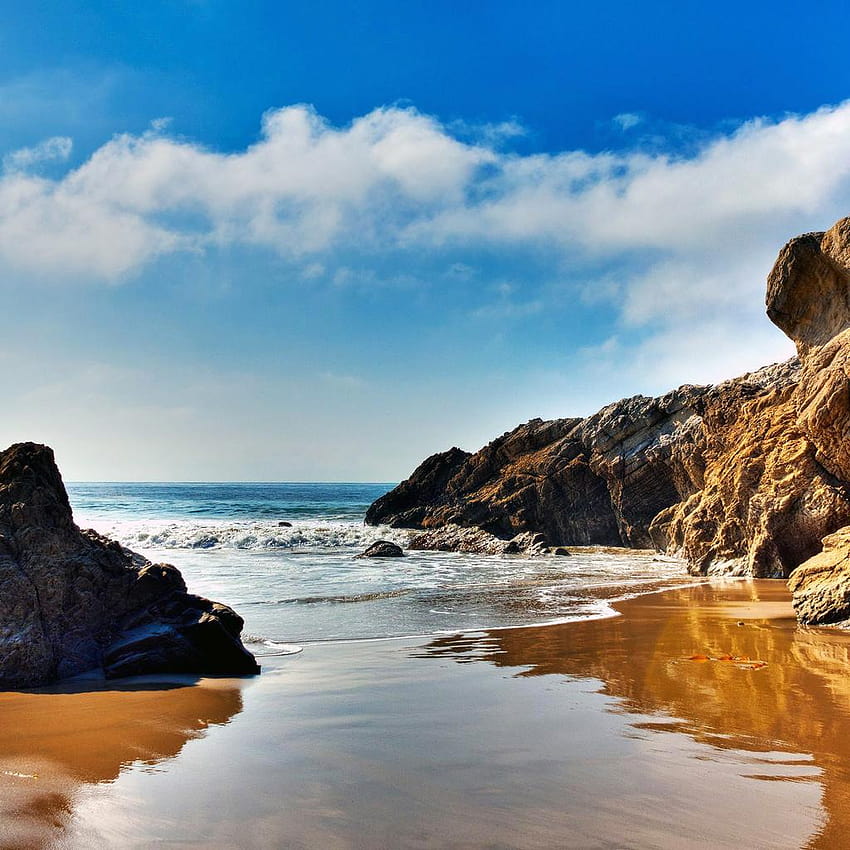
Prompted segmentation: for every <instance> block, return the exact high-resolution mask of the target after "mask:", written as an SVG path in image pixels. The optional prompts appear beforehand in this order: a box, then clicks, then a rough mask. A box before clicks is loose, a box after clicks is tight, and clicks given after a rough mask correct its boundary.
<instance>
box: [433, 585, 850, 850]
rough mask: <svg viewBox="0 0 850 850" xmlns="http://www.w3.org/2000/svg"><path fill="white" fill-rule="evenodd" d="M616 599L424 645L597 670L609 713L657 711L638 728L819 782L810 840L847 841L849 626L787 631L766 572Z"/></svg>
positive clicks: (531, 671) (753, 770)
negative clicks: (818, 824) (578, 616)
mask: <svg viewBox="0 0 850 850" xmlns="http://www.w3.org/2000/svg"><path fill="white" fill-rule="evenodd" d="M671 601H672V605H671V604H670V602H671ZM620 607H621V610H622V612H623V614H624V616H623V617H619V618H616V619H613V620H606V621H593V622H584V623H575V624H570V625H567V626H564V627H555V628H546V629H515V630H505V631H494V632H489V633H486V634H477V635H461V636H455V637H446V638H440V639H438V640H435V641H433V642H432V643H431V644H430V645H429V646H428V647H426V648H425V650H424V653H425V654H427V655H429V656H444V657H450V658H452V659H454V660H455V661H458V662H461V663H471V662H476V661H486V662H488V663H491V664H494V665H496V666H498V667H505V668H519V669H518V671H517V672H516V673H515V675H517V676H542V675H553V674H555V675H561V676H569V677H582V678H585V677H592V678H595V679H598V680H600V681H601V682H602V683H603V688H602V690H603V692H604V693H606V694H608V695H610V696H612V697H615V698H616V699H615V702H614V703H613V707H612V709H611V710H613V711H616V712H622V713H626V714H638V715H651V716H653V717H658V721H657V722H646V721H645V720H644V721H641V722H636V723H634V724H633V727H634V728H635V729H636V730H639V731H641V732H647V731H649V732H653V731H657V732H665V733H669V732H677V733H684V734H687V735H688V736H690V737H691V738H693V739H694V740H696V741H698V742H700V743H704V744H708V745H710V746H711V747H713V748H716V750H717V751H718V755H717V758H722V752H723V751H728V750H737V751H744V752H745V753H750V754H752V755H751V758H750V759H749V760H748V761H749V766H748V767H746V768H745V770H747V771H748V772H745V773H741V774H740V775H742V776H749V777H751V778H754V779H761V780H765V781H786V782H818V783H820V784H821V786H822V789H823V796H822V802H823V806H824V809H825V811H826V816H827V820H826V822H825V823H824V825H823V826H822V828H821V830H820V831H819V832H818V834H817V835H816V836H815V837H814V838H813V839H812V840H811V841H810V843H809V845H808V846H810V847H813V848H814V847H817V848H821V847H822V848H834V847H839V846H845V844H846V835H847V834H848V829H850V635H848V634H846V633H842V632H837V631H829V630H817V629H799V628H796V626H795V623H794V620H793V616H792V611H791V609H790V606H789V604H788V597H787V592H786V591H785V588H784V585H783V584H781V583H772V582H765V581H756V582H745V583H740V584H737V585H735V586H733V587H731V588H730V587H729V586H728V585H726V586H724V587H723V588H722V589H712V588H711V587H709V586H698V587H691V588H687V589H684V590H681V591H673V592H668V593H667V594H665V596H664V604H663V605H662V604H658V603H653V602H652V601H651V598H644V599H639V600H634V601H632V602H628V603H625V604H623V605H622V606H620ZM695 656H696V657H695ZM739 659H741V660H743V659H750V660H760V661H764V662H767V663H766V665H765V666H761V665H757V666H756V665H753V666H748V665H747V664H743V663H742V664H736V663H735V661H736V660H739ZM753 667H755V669H753ZM768 814H769V813H768Z"/></svg>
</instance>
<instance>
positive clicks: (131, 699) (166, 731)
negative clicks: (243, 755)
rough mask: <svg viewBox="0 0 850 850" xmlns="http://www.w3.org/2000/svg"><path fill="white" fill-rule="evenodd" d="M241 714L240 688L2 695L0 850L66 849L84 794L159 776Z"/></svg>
mask: <svg viewBox="0 0 850 850" xmlns="http://www.w3.org/2000/svg"><path fill="white" fill-rule="evenodd" d="M241 710H242V695H241V691H240V689H239V687H238V684H237V685H234V682H233V681H232V680H218V681H216V680H208V681H205V682H204V683H203V684H202V685H198V684H197V683H196V682H194V681H191V680H189V679H188V678H185V679H182V680H181V679H179V678H174V679H172V680H171V681H165V682H163V681H158V682H152V681H144V680H136V681H135V682H130V681H128V682H125V683H122V684H118V685H115V684H111V685H108V684H105V683H92V684H90V685H88V686H86V685H76V686H74V685H68V686H67V687H64V688H63V687H61V686H60V687H58V688H52V689H41V690H38V691H29V692H20V693H16V692H7V693H0V847H2V848H41V847H46V846H50V845H52V844H53V843H54V842H55V841H57V840H60V839H61V838H62V837H63V835H64V834H65V831H66V829H67V827H68V825H69V823H70V822H71V820H72V818H73V816H74V810H75V804H76V801H77V798H78V796H79V793H80V791H81V789H82V788H84V787H85V786H86V785H91V784H97V783H106V782H111V781H113V780H115V779H116V778H117V777H118V776H119V774H120V773H121V771H122V770H123V769H125V768H126V767H127V766H129V765H132V764H141V765H144V766H145V767H147V768H148V769H154V768H155V767H156V766H157V765H159V764H162V763H163V762H165V761H167V760H168V759H171V758H174V757H175V756H176V755H177V754H178V753H179V752H180V751H181V750H182V748H183V746H184V745H185V744H186V742H187V741H189V740H192V739H195V738H199V737H202V736H203V735H204V733H205V731H206V729H207V728H208V727H210V726H215V725H221V724H226V723H228V722H230V720H231V719H232V718H233V717H234V716H235V715H236V714H238V713H239V712H240V711H241Z"/></svg>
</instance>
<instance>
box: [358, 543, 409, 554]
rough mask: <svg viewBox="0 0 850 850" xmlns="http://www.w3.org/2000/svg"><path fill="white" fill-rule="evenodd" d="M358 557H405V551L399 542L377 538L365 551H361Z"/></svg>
mask: <svg viewBox="0 0 850 850" xmlns="http://www.w3.org/2000/svg"><path fill="white" fill-rule="evenodd" d="M356 557H358V558H403V557H404V551H403V550H402V548H401V546H399V545H398V544H397V543H393V542H392V541H391V540H376V541H375V542H374V543H373V544H372V545H371V546H370V547H369V548H368V549H367V550H366V551H365V552H361V553H360V554H359V555H357V556H356Z"/></svg>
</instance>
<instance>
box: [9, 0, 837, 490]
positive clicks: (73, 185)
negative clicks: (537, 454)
mask: <svg viewBox="0 0 850 850" xmlns="http://www.w3.org/2000/svg"><path fill="white" fill-rule="evenodd" d="M842 5H843V4H839V3H830V2H822V3H817V4H790V3H787V4H783V3H776V2H773V3H770V4H768V3H763V2H752V3H747V4H738V3H736V4H732V3H730V2H725V1H724V2H715V3H711V4H697V3H682V2H678V3H672V2H652V0H647V2H643V3H639V4H636V3H633V2H629V3H626V2H608V3H605V4H579V3H569V2H565V0H561V2H549V0H537V2H532V3H528V2H523V3H520V2H508V0H490V2H487V3H465V4H462V3H457V2H443V0H428V2H418V0H408V1H407V2H402V3H399V2H398V0H393V2H383V0H361V2H358V3H357V4H352V3H347V2H341V0H334V1H333V2H331V0H313V2H310V3H295V2H293V3H286V4H284V3H280V2H251V0H243V2H238V3H237V2H235V0H234V2H224V0H162V1H161V2H158V0H148V2H146V3H132V4H131V3H115V2H105V0H104V2H93V0H87V2H77V1H76V0H64V1H63V2H61V3H60V2H55V0H54V2H31V3H28V4H21V3H12V2H7V0H0V299H2V302H0V303H2V304H3V307H4V309H2V310H0V375H2V376H3V377H2V379H0V399H2V401H0V405H2V407H0V447H3V446H6V445H9V444H11V443H13V442H18V441H22V440H35V441H38V442H44V443H47V444H49V445H51V446H52V447H53V448H54V450H55V452H56V456H57V460H58V462H59V465H60V469H61V470H62V472H63V475H64V476H65V478H66V479H67V480H80V481H81V480H108V481H119V480H139V481H145V480H147V481H150V480H154V481H156V480H159V481H164V480H174V481H227V480H250V481H346V480H349V481H386V482H392V481H398V480H400V479H402V478H404V477H406V476H407V475H408V474H409V473H410V472H411V470H412V469H413V468H414V467H415V466H416V465H417V464H418V463H419V462H420V461H421V460H422V459H423V458H425V457H426V456H427V455H430V454H432V453H433V452H435V451H441V450H445V449H447V448H449V447H451V446H453V445H459V446H461V447H463V448H465V449H468V450H475V449H477V448H480V447H481V446H482V445H484V444H486V443H487V442H489V441H490V440H491V439H493V438H494V437H496V436H498V435H500V434H501V433H503V432H504V431H506V430H509V429H511V428H513V427H515V426H516V425H518V424H519V423H521V422H524V421H527V420H528V419H531V418H533V417H538V416H539V417H542V418H544V419H547V418H555V417H563V416H579V415H586V414H589V413H592V412H594V411H595V410H596V409H598V408H599V407H601V406H602V405H604V404H607V403H608V402H611V401H614V400H616V399H618V398H621V397H624V396H631V395H635V394H638V393H641V394H645V395H656V394H660V393H663V392H665V391H666V390H668V389H671V388H672V387H675V386H678V385H680V384H683V383H713V382H717V381H720V380H723V379H726V378H729V377H733V376H735V375H738V374H741V373H743V372H745V371H748V370H751V369H755V368H758V367H759V366H761V365H764V364H766V363H770V362H775V361H777V360H781V359H785V358H786V357H788V356H790V355H791V354H792V353H793V347H792V345H791V343H790V342H789V341H788V340H787V339H786V338H785V337H784V336H783V335H782V334H781V332H780V331H779V330H778V329H776V328H775V327H773V325H771V323H770V322H769V321H768V320H767V318H766V317H765V316H764V288H765V278H766V276H767V274H768V272H769V271H770V268H771V266H772V263H773V260H774V259H775V257H776V254H777V252H778V251H779V249H780V248H781V247H782V245H783V244H784V243H785V242H786V241H787V240H788V239H789V238H791V237H793V236H795V235H797V234H798V233H803V232H808V231H813V230H824V229H826V228H828V227H829V226H830V225H831V224H832V223H833V222H834V221H836V220H837V219H838V218H841V217H842V216H844V215H850V69H849V66H848V65H847V63H846V60H845V58H844V56H845V44H846V42H847V38H848V36H850V22H848V13H847V12H846V11H845V9H844V8H842ZM809 34H811V37H809Z"/></svg>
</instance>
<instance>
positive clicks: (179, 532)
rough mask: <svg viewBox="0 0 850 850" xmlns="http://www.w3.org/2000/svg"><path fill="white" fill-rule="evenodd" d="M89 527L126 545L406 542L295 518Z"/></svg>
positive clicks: (320, 547) (370, 529)
mask: <svg viewBox="0 0 850 850" xmlns="http://www.w3.org/2000/svg"><path fill="white" fill-rule="evenodd" d="M77 522H78V524H79V525H82V526H84V527H85V526H88V527H91V528H94V529H95V530H96V531H98V532H100V533H101V534H104V535H106V536H107V537H110V538H112V539H114V540H118V541H119V542H121V543H122V544H123V545H124V546H127V547H129V548H130V549H242V550H255V551H256V550H260V551H261V550H270V551H275V550H289V551H330V550H338V549H340V548H351V549H354V548H365V547H366V546H369V545H370V544H371V543H374V542H375V541H376V540H392V541H393V542H394V543H398V544H399V545H401V546H406V545H407V542H408V537H409V532H407V531H403V530H400V529H394V528H389V527H387V526H377V527H375V526H368V525H362V524H359V523H353V522H339V521H337V522H334V521H321V520H300V521H295V522H293V523H291V524H290V525H281V524H280V522H279V521H278V522H257V521H248V520H245V521H240V520H231V521H224V522H222V521H207V522H198V521H193V520H122V521H111V520H102V519H101V520H98V519H92V520H88V521H87V520H86V518H85V517H81V518H80V519H78V521H77Z"/></svg>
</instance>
